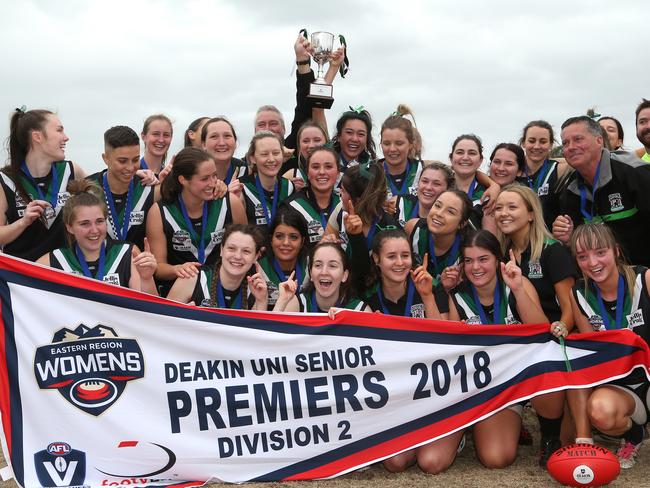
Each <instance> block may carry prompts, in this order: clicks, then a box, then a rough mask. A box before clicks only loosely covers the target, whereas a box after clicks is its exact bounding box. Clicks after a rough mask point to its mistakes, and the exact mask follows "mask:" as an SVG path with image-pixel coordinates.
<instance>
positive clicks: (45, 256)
mask: <svg viewBox="0 0 650 488" xmlns="http://www.w3.org/2000/svg"><path fill="white" fill-rule="evenodd" d="M36 263H37V264H44V265H45V266H50V253H47V254H43V255H42V256H41V257H40V258H38V259H37V260H36Z"/></svg>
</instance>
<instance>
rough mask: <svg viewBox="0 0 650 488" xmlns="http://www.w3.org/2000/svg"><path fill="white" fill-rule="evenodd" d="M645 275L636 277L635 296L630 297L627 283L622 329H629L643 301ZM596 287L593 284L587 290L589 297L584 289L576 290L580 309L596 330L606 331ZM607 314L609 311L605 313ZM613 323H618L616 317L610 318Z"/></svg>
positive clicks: (641, 274)
mask: <svg viewBox="0 0 650 488" xmlns="http://www.w3.org/2000/svg"><path fill="white" fill-rule="evenodd" d="M642 280H643V273H639V274H637V275H636V279H635V281H634V295H633V296H630V291H629V289H628V286H627V283H625V298H624V300H623V317H622V319H621V329H628V328H629V323H628V318H629V317H630V314H631V313H632V311H633V310H637V309H638V308H639V302H640V300H641V292H642V290H643V281H642ZM594 286H595V285H593V284H591V286H589V287H588V288H587V290H586V291H587V295H586V296H585V289H584V287H580V289H576V295H577V302H578V307H580V311H581V312H582V313H583V315H584V316H585V317H587V320H588V321H589V323H590V324H591V325H592V326H593V328H594V330H605V321H604V320H603V317H602V315H601V311H600V304H599V303H598V297H597V296H596V290H595V288H594ZM605 313H607V311H606V312H605ZM609 320H610V322H611V323H614V322H616V318H615V317H611V316H610V317H609Z"/></svg>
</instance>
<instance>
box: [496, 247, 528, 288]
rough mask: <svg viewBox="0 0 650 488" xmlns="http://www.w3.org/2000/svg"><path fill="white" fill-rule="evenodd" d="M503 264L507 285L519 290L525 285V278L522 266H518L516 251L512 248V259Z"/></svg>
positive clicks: (502, 268) (502, 270) (503, 273)
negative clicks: (522, 273)
mask: <svg viewBox="0 0 650 488" xmlns="http://www.w3.org/2000/svg"><path fill="white" fill-rule="evenodd" d="M500 264H501V276H503V281H504V282H505V284H506V286H507V287H508V288H510V289H511V290H512V291H513V292H517V291H519V290H520V289H521V287H522V286H523V283H524V280H523V278H522V275H521V268H520V267H519V266H517V260H516V259H515V253H514V252H513V250H512V249H510V261H508V262H507V263H500Z"/></svg>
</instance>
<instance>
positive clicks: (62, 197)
mask: <svg viewBox="0 0 650 488" xmlns="http://www.w3.org/2000/svg"><path fill="white" fill-rule="evenodd" d="M68 198H70V193H69V192H67V191H62V192H59V194H58V195H57V197H56V206H57V207H63V206H64V205H65V202H67V201H68Z"/></svg>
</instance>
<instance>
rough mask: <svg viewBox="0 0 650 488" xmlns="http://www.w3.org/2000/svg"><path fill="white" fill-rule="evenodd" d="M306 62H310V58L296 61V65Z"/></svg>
mask: <svg viewBox="0 0 650 488" xmlns="http://www.w3.org/2000/svg"><path fill="white" fill-rule="evenodd" d="M307 64H311V59H303V60H302V61H296V65H298V66H305V65H307Z"/></svg>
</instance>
